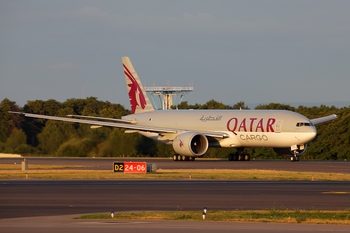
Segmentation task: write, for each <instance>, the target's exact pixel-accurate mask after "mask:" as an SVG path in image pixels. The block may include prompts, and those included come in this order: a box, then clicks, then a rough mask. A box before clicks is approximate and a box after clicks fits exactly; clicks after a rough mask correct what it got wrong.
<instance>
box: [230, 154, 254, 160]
mask: <svg viewBox="0 0 350 233" xmlns="http://www.w3.org/2000/svg"><path fill="white" fill-rule="evenodd" d="M228 160H229V161H249V160H250V155H245V154H232V153H231V154H229V155H228Z"/></svg>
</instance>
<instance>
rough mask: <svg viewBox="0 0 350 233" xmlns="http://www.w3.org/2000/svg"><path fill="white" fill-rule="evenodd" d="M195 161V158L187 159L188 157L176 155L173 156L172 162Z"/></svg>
mask: <svg viewBox="0 0 350 233" xmlns="http://www.w3.org/2000/svg"><path fill="white" fill-rule="evenodd" d="M195 159H196V158H195V157H188V156H184V155H178V154H174V155H173V160H174V161H194V160H195Z"/></svg>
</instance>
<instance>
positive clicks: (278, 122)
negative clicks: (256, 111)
mask: <svg viewBox="0 0 350 233" xmlns="http://www.w3.org/2000/svg"><path fill="white" fill-rule="evenodd" d="M282 123H283V120H277V122H276V133H280V132H281V131H282Z"/></svg>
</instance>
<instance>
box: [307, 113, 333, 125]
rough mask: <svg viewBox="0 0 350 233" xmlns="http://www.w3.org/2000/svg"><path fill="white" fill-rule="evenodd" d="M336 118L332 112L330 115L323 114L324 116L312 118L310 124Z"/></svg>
mask: <svg viewBox="0 0 350 233" xmlns="http://www.w3.org/2000/svg"><path fill="white" fill-rule="evenodd" d="M337 118H338V117H337V115H335V114H333V115H330V116H325V117H320V118H316V119H312V120H311V122H312V124H314V125H316V124H319V123H322V122H325V121H330V120H334V119H337Z"/></svg>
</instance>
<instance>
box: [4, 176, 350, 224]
mask: <svg viewBox="0 0 350 233" xmlns="http://www.w3.org/2000/svg"><path fill="white" fill-rule="evenodd" d="M203 207H207V208H208V209H216V210H236V209H244V210H246V209H272V208H277V209H287V208H288V209H320V210H344V209H348V208H349V207H350V182H327V181H225V180H194V179H193V180H31V179H24V180H1V182H0V218H13V217H30V216H50V215H64V214H80V213H98V212H110V211H176V210H201V209H202V208H203Z"/></svg>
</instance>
